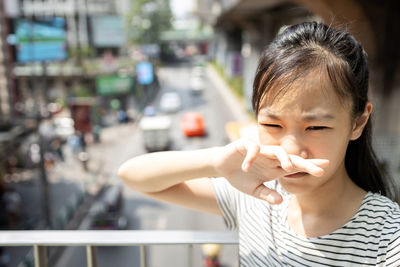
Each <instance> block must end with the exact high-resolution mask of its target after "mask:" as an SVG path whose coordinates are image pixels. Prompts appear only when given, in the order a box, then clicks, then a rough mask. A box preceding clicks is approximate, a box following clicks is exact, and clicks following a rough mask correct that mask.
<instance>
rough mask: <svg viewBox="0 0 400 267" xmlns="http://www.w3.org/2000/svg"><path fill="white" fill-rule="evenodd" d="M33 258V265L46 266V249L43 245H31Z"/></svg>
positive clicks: (36, 266) (37, 266)
mask: <svg viewBox="0 0 400 267" xmlns="http://www.w3.org/2000/svg"><path fill="white" fill-rule="evenodd" d="M33 258H34V260H35V267H47V251H46V247H45V246H39V245H34V246H33Z"/></svg>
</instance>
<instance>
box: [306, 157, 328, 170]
mask: <svg viewBox="0 0 400 267" xmlns="http://www.w3.org/2000/svg"><path fill="white" fill-rule="evenodd" d="M307 161H310V162H312V163H313V164H315V165H317V166H318V167H320V168H326V167H328V165H329V160H328V159H307Z"/></svg>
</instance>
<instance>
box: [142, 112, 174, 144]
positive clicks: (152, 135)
mask: <svg viewBox="0 0 400 267" xmlns="http://www.w3.org/2000/svg"><path fill="white" fill-rule="evenodd" d="M139 128H140V130H141V131H142V136H143V144H144V147H145V148H146V150H147V151H160V150H166V149H168V148H169V145H170V133H169V132H170V128H171V118H170V117H169V116H152V117H143V118H142V119H141V121H140V123H139Z"/></svg>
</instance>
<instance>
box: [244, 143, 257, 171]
mask: <svg viewBox="0 0 400 267" xmlns="http://www.w3.org/2000/svg"><path fill="white" fill-rule="evenodd" d="M244 145H245V147H246V150H247V153H246V157H245V158H244V160H243V163H242V170H243V171H245V172H247V171H248V170H249V169H250V167H251V164H252V163H253V162H254V160H255V159H256V157H257V155H258V153H259V152H260V146H259V145H257V144H256V143H254V142H251V141H248V142H247V141H245V143H244Z"/></svg>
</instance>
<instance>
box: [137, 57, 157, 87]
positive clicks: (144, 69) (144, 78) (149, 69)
mask: <svg viewBox="0 0 400 267" xmlns="http://www.w3.org/2000/svg"><path fill="white" fill-rule="evenodd" d="M136 73H137V80H138V83H139V84H151V83H152V82H153V79H154V74H153V65H152V64H151V63H150V62H140V63H138V64H137V65H136Z"/></svg>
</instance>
